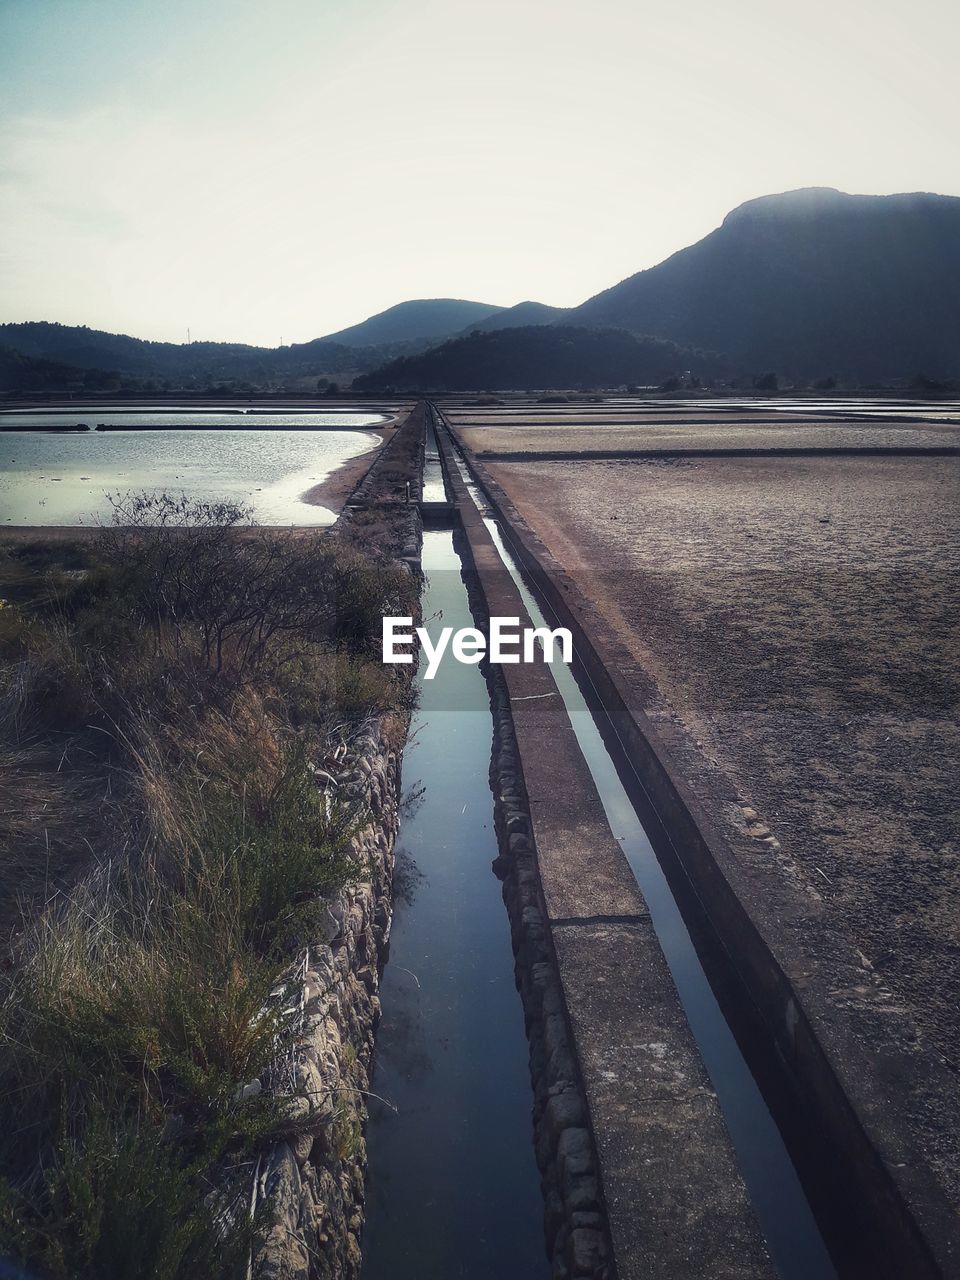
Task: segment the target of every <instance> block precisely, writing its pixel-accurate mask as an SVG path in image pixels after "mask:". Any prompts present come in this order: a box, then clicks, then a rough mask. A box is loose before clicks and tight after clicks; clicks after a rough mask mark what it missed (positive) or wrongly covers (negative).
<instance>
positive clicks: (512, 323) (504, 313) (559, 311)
mask: <svg viewBox="0 0 960 1280" xmlns="http://www.w3.org/2000/svg"><path fill="white" fill-rule="evenodd" d="M565 315H567V311H566V310H565V309H564V308H563V307H548V306H547V304H546V303H545V302H518V303H517V305H516V306H515V307H504V308H503V310H501V311H495V312H494V313H493V315H490V316H487V317H486V319H484V320H479V321H477V323H476V324H468V325H467V326H466V332H468V333H472V332H473V331H474V329H479V330H480V332H481V333H491V332H492V331H493V330H494V329H525V328H528V327H529V326H530V325H535V324H556V323H557V321H558V320H562V319H563V317H564V316H565Z"/></svg>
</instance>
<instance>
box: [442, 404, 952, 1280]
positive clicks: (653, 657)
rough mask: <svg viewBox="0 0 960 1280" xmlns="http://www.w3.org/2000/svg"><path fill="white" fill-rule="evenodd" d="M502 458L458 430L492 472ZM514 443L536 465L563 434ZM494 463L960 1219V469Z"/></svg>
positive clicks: (905, 1166)
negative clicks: (957, 779)
mask: <svg viewBox="0 0 960 1280" xmlns="http://www.w3.org/2000/svg"><path fill="white" fill-rule="evenodd" d="M466 416H467V415H466V413H464V412H463V411H461V413H459V414H458V415H457V417H458V419H460V420H461V421H465V420H466ZM665 416H666V415H665ZM518 417H519V411H518ZM588 418H589V415H588V414H586V413H585V414H584V427H586V426H587V420H588ZM665 425H670V424H669V423H665ZM673 425H674V426H676V424H673ZM751 426H752V424H751ZM831 426H832V424H831ZM731 429H732V430H738V429H739V428H738V426H737V424H736V423H735V422H734V421H731ZM806 429H807V427H806V426H799V427H798V430H799V431H803V430H806ZM824 429H828V428H826V427H824ZM848 429H849V428H848V427H847V425H846V424H845V425H843V426H841V427H837V428H835V430H848ZM690 430H691V431H698V430H700V428H699V427H692V428H690ZM781 430H782V429H778V432H779V431H781ZM921 430H922V431H923V434H925V433H926V429H925V426H924V428H922V429H921V428H919V427H918V433H917V435H918V436H919V434H920V431H921ZM870 431H871V434H872V432H873V428H870ZM492 434H493V432H492V431H490V430H489V429H488V430H484V431H476V432H473V431H470V430H466V431H462V432H461V435H462V438H464V441H465V443H468V444H469V445H472V446H473V447H474V448H475V449H483V450H489V445H488V443H487V442H488V441H489V440H490V437H491V435H492ZM500 434H501V432H499V431H498V432H497V435H498V436H499V435H500ZM502 434H503V435H504V436H506V435H508V434H509V436H510V450H511V452H513V451H514V450H517V449H523V448H529V449H530V451H531V453H534V452H535V450H534V449H533V447H532V446H531V444H530V441H531V437H533V436H534V434H536V437H537V440H538V442H539V441H542V439H543V437H544V436H545V435H546V434H548V433H547V432H544V431H543V430H542V429H538V430H537V431H536V433H534V432H533V431H523V430H522V429H521V430H516V431H509V429H507V428H504V429H503V432H502ZM585 434H588V435H596V434H599V433H594V432H592V431H589V430H585ZM604 434H609V432H607V433H604ZM638 434H639V432H638ZM681 434H682V430H681ZM937 435H938V437H939V439H940V441H941V442H942V441H943V440H944V438H945V437H946V438H947V439H948V440H953V442H954V443H955V437H954V436H953V435H951V434H950V433H949V432H945V433H943V434H940V433H937ZM782 438H783V439H784V442H785V444H786V446H787V447H788V448H789V447H790V444H789V431H787V432H786V434H784V435H783V436H782ZM915 438H917V437H915ZM918 443H920V441H919V440H918ZM541 447H542V445H541ZM921 447H922V445H921ZM493 452H494V451H493V450H490V453H493ZM484 465H485V467H486V469H487V471H488V473H489V474H490V475H491V476H492V477H493V479H494V480H495V481H496V482H497V483H498V484H499V485H500V486H502V489H503V491H504V494H505V496H506V498H507V500H508V502H509V503H511V504H512V505H513V507H514V508H515V509H516V513H517V514H518V517H519V519H520V521H521V523H525V524H527V525H529V531H530V532H531V533H532V535H533V539H534V541H537V540H539V541H540V542H542V543H543V544H545V548H546V550H547V554H548V557H549V558H552V559H553V560H554V562H555V564H556V565H557V567H558V568H559V570H560V572H561V573H563V572H564V571H565V572H566V574H568V575H569V577H568V578H567V586H568V588H569V589H571V590H572V591H573V592H574V594H576V593H579V594H578V599H577V601H576V603H577V605H578V606H579V607H582V608H583V610H584V614H583V616H584V618H585V620H587V624H588V625H589V626H590V627H591V628H592V629H593V630H594V632H595V634H596V635H597V636H598V637H599V638H600V640H601V641H602V643H603V644H604V646H605V647H606V649H607V652H608V653H612V654H616V655H619V658H620V661H619V663H618V674H619V678H620V680H621V682H622V684H623V685H624V686H625V687H626V688H627V689H628V690H629V695H630V698H631V703H632V705H633V706H635V707H636V708H637V709H638V710H639V711H640V712H641V713H642V714H644V715H645V716H646V717H648V718H649V721H650V722H651V723H652V724H653V726H654V727H655V728H656V730H657V731H658V732H659V734H660V736H661V738H662V740H663V741H664V742H665V743H666V744H667V746H668V749H669V753H670V757H671V761H672V764H673V766H674V767H675V769H676V770H677V773H678V775H679V776H680V777H682V779H683V781H684V782H685V783H686V785H687V786H688V787H689V788H690V790H691V791H692V793H693V794H694V795H695V797H696V798H697V800H698V801H699V802H700V804H701V806H702V808H703V811H704V812H705V813H707V814H708V815H709V818H710V820H711V821H712V822H713V823H715V824H716V828H717V831H718V834H719V837H720V839H721V840H722V841H723V843H724V844H725V846H726V848H727V850H728V851H729V855H730V858H731V866H732V867H733V869H734V874H735V875H739V876H741V877H742V880H741V885H740V887H741V889H742V893H741V896H742V898H743V899H744V901H745V903H746V906H747V908H748V910H749V911H750V914H751V917H752V918H753V920H754V921H755V922H756V923H757V924H758V925H759V927H760V928H761V930H762V932H763V933H764V935H765V936H766V937H767V939H768V941H769V942H770V943H771V946H772V948H773V949H774V951H775V952H776V953H777V954H778V958H779V959H780V961H781V962H782V963H783V964H784V966H785V969H786V971H787V973H788V976H789V977H790V979H791V980H792V981H793V982H794V984H795V986H796V987H797V989H798V990H799V991H800V992H801V993H802V995H803V998H804V1004H805V1007H806V1008H807V1010H808V1012H812V1014H813V1019H814V1026H815V1030H816V1031H817V1032H818V1033H819V1034H822V1035H823V1037H824V1038H825V1041H826V1042H828V1043H829V1044H831V1045H832V1047H833V1051H834V1052H835V1054H836V1056H837V1058H838V1059H844V1058H845V1059H846V1063H845V1065H846V1068H847V1070H848V1071H851V1069H852V1067H853V1064H854V1063H855V1062H857V1063H860V1064H867V1071H866V1074H865V1075H864V1078H863V1080H861V1082H860V1084H859V1085H857V1084H856V1082H853V1084H852V1087H854V1088H855V1089H857V1088H858V1089H859V1094H860V1096H859V1101H860V1102H862V1103H863V1106H864V1108H865V1112H866V1111H870V1109H871V1108H873V1111H874V1113H875V1115H881V1114H883V1113H886V1114H887V1115H888V1116H889V1117H891V1119H890V1124H891V1125H892V1126H893V1128H891V1129H888V1130H887V1132H886V1134H885V1135H884V1140H885V1141H886V1144H887V1145H886V1149H885V1150H884V1151H883V1152H882V1155H883V1158H884V1159H885V1160H886V1161H887V1162H888V1163H889V1167H890V1168H891V1169H894V1170H897V1169H899V1170H900V1172H899V1173H897V1174H896V1176H897V1177H900V1178H901V1180H903V1179H906V1180H907V1181H910V1180H911V1179H912V1187H913V1192H915V1193H916V1200H915V1204H917V1205H919V1206H920V1207H919V1209H918V1210H917V1212H918V1214H919V1216H920V1218H921V1219H922V1218H923V1216H924V1213H925V1212H926V1210H925V1209H924V1207H923V1206H924V1205H926V1206H928V1207H929V1206H930V1204H931V1202H932V1200H937V1199H938V1198H940V1197H942V1199H943V1202H944V1205H949V1206H952V1208H953V1210H954V1211H955V1210H956V1208H957V1206H958V1204H960V1123H958V1121H960V1087H958V1080H957V1064H958V1063H960V1022H958V1017H957V1007H958V1002H960V921H958V913H957V911H956V902H957V897H958V891H960V859H958V849H957V832H958V825H960V824H958V811H957V803H956V800H955V797H954V790H955V789H954V787H953V785H952V777H951V775H952V770H951V767H950V765H949V763H948V762H949V761H950V760H955V759H956V758H957V755H958V748H960V723H958V703H960V656H958V653H957V645H956V635H957V624H958V621H960V592H958V583H960V579H958V571H960V550H958V548H960V463H958V461H957V459H956V458H953V457H935V456H931V457H922V456H919V457H918V456H914V455H913V450H912V449H911V450H910V451H909V452H896V451H891V452H889V453H886V454H883V455H881V456H860V455H856V454H851V455H850V456H849V457H836V456H810V457H802V458H797V457H789V456H783V457H758V458H749V457H748V458H742V457H737V458H729V459H724V458H713V457H712V458H688V459H679V460H678V459H661V460H657V459H655V458H654V459H650V460H644V461H638V460H628V459H624V460H623V461H620V462H614V461H602V462H601V461H586V460H582V459H574V458H572V459H571V460H570V461H569V462H566V461H551V462H545V461H537V460H536V459H535V458H534V457H530V458H529V459H528V460H525V461H524V462H522V463H516V462H505V461H502V460H500V461H498V460H496V459H495V458H494V457H488V458H487V460H486V461H485V463H484ZM784 895H786V896H785V897H784ZM787 899H789V900H790V902H791V903H792V904H793V906H792V909H791V911H790V912H789V913H786V912H783V911H781V908H782V906H783V903H784V901H786V900H787ZM840 1065H841V1069H842V1066H843V1065H844V1064H843V1063H842V1062H841V1064H840ZM867 1076H869V1077H870V1078H869V1079H867ZM868 1095H869V1096H868ZM904 1170H907V1172H903V1171H904ZM928 1175H929V1176H928ZM921 1184H922V1187H921ZM911 1194H912V1193H911ZM930 1213H931V1215H932V1217H933V1218H938V1221H939V1222H940V1223H941V1228H936V1227H934V1228H932V1231H933V1234H936V1233H937V1230H941V1229H942V1224H943V1221H944V1218H943V1215H942V1214H940V1215H939V1217H938V1213H939V1211H937V1210H934V1209H931V1210H930ZM931 1220H932V1219H931ZM953 1235H954V1239H953V1241H951V1240H950V1238H949V1236H950V1228H949V1226H948V1227H947V1237H946V1239H943V1238H942V1239H941V1246H942V1248H941V1253H940V1257H941V1265H943V1259H944V1258H945V1257H950V1256H952V1265H953V1266H954V1267H955V1266H956V1240H955V1236H956V1231H955V1226H954V1230H953ZM948 1270H949V1268H948Z"/></svg>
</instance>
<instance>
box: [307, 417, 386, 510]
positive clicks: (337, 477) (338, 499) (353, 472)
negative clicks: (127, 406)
mask: <svg viewBox="0 0 960 1280" xmlns="http://www.w3.org/2000/svg"><path fill="white" fill-rule="evenodd" d="M367 430H368V432H369V434H370V435H375V436H376V437H377V438H378V443H377V444H376V445H374V446H373V447H372V448H370V449H365V450H364V452H363V453H358V454H357V455H356V456H355V457H353V458H349V459H348V460H347V461H346V462H345V463H344V464H343V465H342V466H340V467H338V468H337V469H336V471H334V472H332V473H331V474H330V475H328V476H327V478H326V480H321V481H320V483H319V484H315V485H314V486H313V488H312V489H308V490H307V492H306V493H305V494H304V495H303V500H304V502H309V503H310V504H311V505H312V506H317V507H326V509H327V510H328V511H333V512H334V513H335V514H337V515H339V513H340V510H341V508H342V507H343V504H344V503H345V502H346V501H347V499H348V498H349V497H350V495H351V493H353V491H354V489H355V488H356V487H357V485H358V484H359V483H360V481H361V480H362V479H363V477H364V476H365V475H366V474H367V472H368V471H369V469H370V464H371V462H373V460H374V458H375V457H376V456H377V454H378V453H379V452H380V450H381V448H382V447H383V443H384V441H385V440H386V438H387V435H388V430H389V429H388V428H387V427H369V428H367Z"/></svg>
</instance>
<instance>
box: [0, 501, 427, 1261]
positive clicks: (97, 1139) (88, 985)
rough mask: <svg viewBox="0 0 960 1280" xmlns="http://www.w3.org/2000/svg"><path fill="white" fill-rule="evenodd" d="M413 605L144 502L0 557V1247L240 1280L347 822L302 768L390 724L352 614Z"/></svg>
mask: <svg viewBox="0 0 960 1280" xmlns="http://www.w3.org/2000/svg"><path fill="white" fill-rule="evenodd" d="M413 593H414V582H413V579H412V578H411V577H410V576H409V575H408V574H405V573H401V572H400V571H398V570H397V569H395V568H394V567H392V566H391V565H390V564H389V563H388V562H386V561H378V560H376V559H374V558H372V557H371V556H369V555H365V554H361V553H360V552H359V551H357V550H354V549H351V548H347V547H343V546H339V545H337V544H336V543H335V542H333V541H332V540H330V539H327V538H323V537H321V536H319V535H314V534H312V533H310V534H303V535H299V534H298V535H291V534H290V533H289V532H288V531H277V530H266V529H262V528H258V527H255V526H252V525H251V524H250V523H249V520H248V518H247V515H246V513H245V511H244V510H243V509H242V508H239V507H236V506H234V505H232V504H226V503H220V504H213V503H196V502H192V501H189V500H186V499H177V498H173V497H171V496H160V497H156V496H142V497H136V496H135V497H132V498H126V499H122V500H118V505H117V524H116V527H114V528H110V529H108V530H104V531H103V533H102V534H101V535H100V536H99V537H97V538H96V539H94V540H92V541H89V542H82V543H78V542H72V543H71V542H64V541H58V540H56V539H53V540H48V541H43V540H38V541H33V542H31V541H28V540H22V539H20V540H13V541H11V542H9V543H7V544H6V546H5V547H4V548H3V553H2V558H0V595H2V596H3V597H4V601H3V605H2V607H0V752H2V755H3V762H2V763H3V769H2V774H3V777H4V778H5V779H6V781H5V782H4V789H5V792H6V794H5V795H4V796H3V799H2V803H0V882H2V887H3V891H4V892H3V895H2V898H3V901H4V902H5V903H6V904H7V909H6V916H5V918H4V920H3V923H4V926H5V929H6V931H7V935H8V937H9V944H8V950H7V955H6V958H5V963H4V966H3V970H2V977H0V1256H5V1257H15V1258H19V1259H20V1260H22V1261H24V1262H26V1263H27V1264H29V1266H30V1267H31V1268H32V1269H33V1270H36V1271H40V1272H42V1273H43V1274H45V1275H50V1276H62V1277H67V1276H70V1277H83V1278H84V1280H87V1278H89V1280H94V1277H96V1278H97V1280H102V1277H105V1276H110V1277H130V1278H131V1280H132V1278H133V1277H138V1278H139V1277H151V1278H152V1280H186V1278H187V1277H190V1278H192V1277H197V1276H210V1277H230V1276H234V1275H242V1274H244V1270H245V1267H246V1261H247V1258H248V1256H249V1246H250V1241H251V1237H252V1236H253V1235H255V1234H256V1233H257V1232H258V1231H259V1230H260V1229H261V1228H262V1227H263V1225H264V1224H263V1223H262V1222H256V1221H254V1222H252V1221H250V1218H249V1212H248V1206H249V1203H250V1200H249V1196H250V1185H251V1176H252V1171H253V1166H254V1163H255V1161H256V1156H257V1152H258V1151H259V1150H261V1149H262V1148H263V1147H264V1145H265V1144H266V1143H268V1142H269V1141H271V1140H272V1139H273V1138H275V1137H276V1136H278V1135H281V1134H290V1133H292V1132H294V1131H295V1128H296V1124H297V1123H299V1122H298V1121H295V1120H294V1119H292V1118H291V1116H292V1112H291V1109H290V1107H289V1104H287V1103H285V1102H284V1099H283V1081H284V1076H283V1064H284V1059H285V1054H286V1053H287V1051H288V1050H289V1048H290V1045H291V1040H292V1036H293V1035H294V1032H295V1029H296V1023H295V1018H296V1010H297V1007H298V1003H299V1002H298V1001H295V1000H292V999H291V993H290V989H289V984H288V982H287V980H286V976H285V975H287V974H288V972H289V971H288V968H287V966H288V964H289V962H290V960H291V958H292V957H293V956H294V955H295V954H296V950H297V948H298V947H299V946H300V945H301V944H303V943H304V942H305V941H306V940H309V939H311V938H313V937H315V936H316V933H315V931H314V930H315V926H316V923H317V919H318V914H319V911H320V909H321V903H322V896H323V895H324V894H327V893H329V892H331V891H332V890H334V889H336V888H337V887H338V886H340V885H342V884H344V883H345V882H346V881H348V880H349V879H351V878H356V877H358V876H362V875H363V874H364V869H363V867H361V866H358V865H357V864H356V861H355V860H354V858H353V857H352V856H351V855H350V854H349V840H350V837H351V835H352V833H353V832H354V831H355V830H356V829H357V828H358V825H362V824H364V823H365V821H366V815H365V814H363V813H359V812H357V811H356V809H355V808H354V807H352V806H351V804H349V803H344V802H341V801H339V800H338V799H337V794H338V792H337V789H336V788H335V787H334V786H332V785H330V781H329V778H328V777H327V775H328V774H331V773H333V774H335V773H336V771H337V768H338V765H337V759H338V757H339V756H340V755H341V754H342V752H343V750H344V744H346V743H349V741H350V739H351V737H352V735H353V734H354V733H355V731H356V730H357V728H358V726H360V725H361V724H363V723H364V722H365V721H367V720H368V719H369V718H370V717H373V716H377V717H386V718H387V721H386V723H387V725H388V726H389V723H390V719H391V717H393V718H394V719H393V722H394V723H395V725H396V730H395V731H396V732H397V733H398V734H399V733H400V732H402V728H403V725H404V723H405V704H406V701H407V699H408V696H409V694H408V685H407V684H406V683H404V681H403V679H402V674H401V676H400V677H394V675H393V674H392V672H393V671H395V670H396V671H400V672H401V673H403V671H404V669H402V668H397V669H390V671H391V674H388V673H387V669H385V668H384V667H383V666H382V664H381V663H380V661H379V649H378V645H379V632H380V618H381V616H382V615H383V614H387V613H390V614H396V613H409V612H412V611H413V608H414V601H413V599H412V596H413ZM388 732H389V728H388ZM261 1085H276V1086H278V1088H276V1089H271V1088H264V1089H261Z"/></svg>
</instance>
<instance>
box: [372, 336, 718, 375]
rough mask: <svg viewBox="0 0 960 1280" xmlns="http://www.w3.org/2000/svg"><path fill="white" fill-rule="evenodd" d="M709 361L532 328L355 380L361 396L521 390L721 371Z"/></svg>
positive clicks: (404, 360) (650, 343)
mask: <svg viewBox="0 0 960 1280" xmlns="http://www.w3.org/2000/svg"><path fill="white" fill-rule="evenodd" d="M720 368H721V366H720V364H719V362H718V361H717V359H716V358H715V357H713V356H710V355H707V354H704V353H701V352H695V351H691V350H689V349H687V348H681V347H678V346H676V344H674V343H672V342H666V341H664V340H662V339H659V338H638V337H636V336H635V335H633V334H630V333H625V332H624V331H623V330H617V329H613V330H609V329H607V330H605V329H577V328H570V327H567V326H554V325H533V326H530V327H528V328H521V329H496V330H494V331H493V332H492V333H471V334H470V335H469V336H467V337H462V338H454V339H453V340H451V341H450V342H445V343H443V345H442V346H439V347H434V348H432V349H431V350H430V351H426V352H423V353H422V354H421V355H415V356H402V357H401V358H400V359H397V360H393V361H391V362H390V363H389V364H386V365H384V366H383V367H382V368H381V369H377V370H376V371H375V372H373V373H368V374H364V375H363V376H362V377H359V378H357V379H356V380H355V381H354V384H353V385H354V387H355V388H356V389H357V390H359V391H385V390H387V389H390V390H393V391H409V390H425V391H426V390H430V391H485V390H491V391H522V390H526V389H528V388H545V387H557V388H581V387H608V386H617V385H620V384H621V383H622V384H628V383H634V382H635V383H638V384H651V383H660V382H662V381H664V380H665V379H666V378H668V377H671V376H672V375H674V374H676V373H678V372H680V371H681V370H684V369H689V370H691V371H692V372H693V373H694V374H697V375H699V376H701V377H713V376H715V375H716V374H717V373H718V372H719V371H720Z"/></svg>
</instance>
